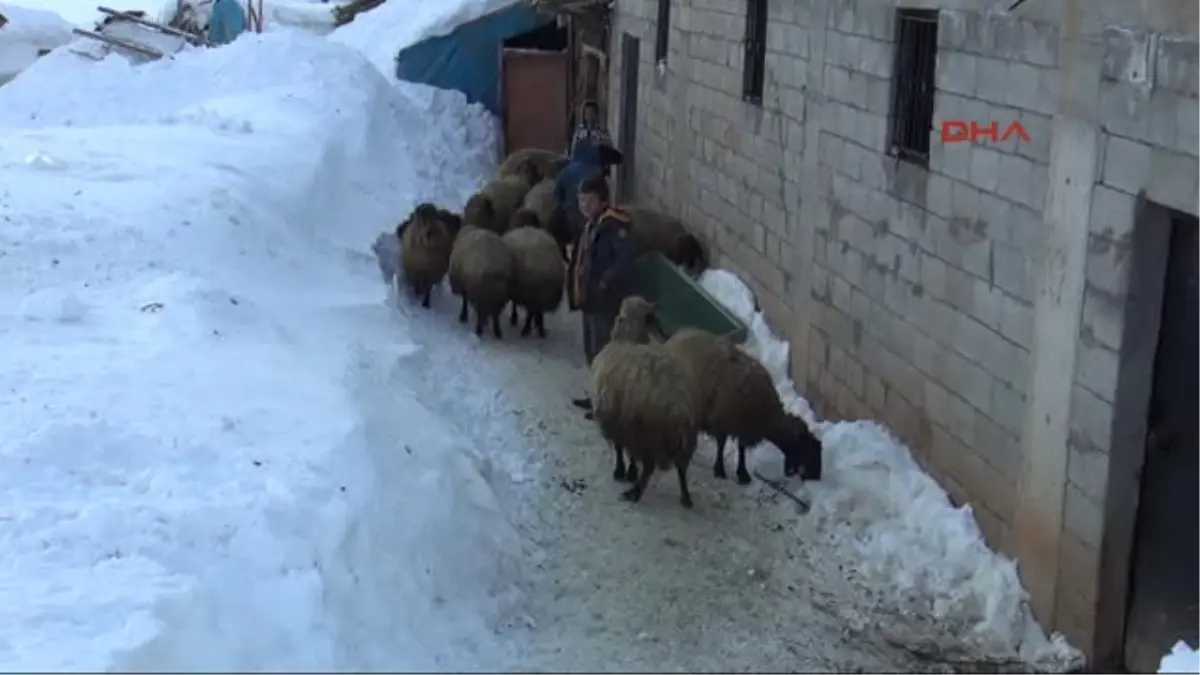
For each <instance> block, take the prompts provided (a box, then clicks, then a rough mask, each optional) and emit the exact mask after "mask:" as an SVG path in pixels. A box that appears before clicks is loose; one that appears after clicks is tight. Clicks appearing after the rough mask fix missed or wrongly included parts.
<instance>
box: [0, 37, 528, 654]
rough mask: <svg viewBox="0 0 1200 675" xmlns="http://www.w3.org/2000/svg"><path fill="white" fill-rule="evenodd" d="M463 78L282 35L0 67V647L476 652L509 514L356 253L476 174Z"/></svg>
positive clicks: (500, 579) (448, 197) (506, 543)
mask: <svg viewBox="0 0 1200 675" xmlns="http://www.w3.org/2000/svg"><path fill="white" fill-rule="evenodd" d="M247 64H252V67H247ZM447 96H449V97H450V98H447ZM452 100H453V95H445V96H442V95H431V94H429V93H427V92H424V93H417V94H413V95H404V94H400V93H397V92H396V90H395V89H394V88H392V87H391V86H390V85H389V84H388V83H387V82H386V81H384V80H383V79H382V78H381V77H380V76H379V75H378V73H377V72H376V71H375V70H374V69H373V68H371V67H370V66H369V64H368V63H367V62H366V61H365V60H363V58H362V57H361V56H360V55H359V54H357V53H355V52H353V51H351V50H348V49H346V48H344V47H342V46H339V45H335V44H333V43H331V42H329V41H327V40H323V39H320V38H312V37H303V36H298V35H290V34H278V35H272V36H265V37H257V36H247V37H243V38H242V39H239V40H238V41H237V42H236V43H234V44H233V45H230V46H227V47H223V48H221V49H217V50H209V51H206V52H192V53H185V54H182V55H180V56H179V57H177V58H176V59H175V60H173V61H163V62H156V63H150V64H146V65H144V66H140V67H137V68H131V67H130V66H129V65H127V64H126V63H125V62H124V61H122V60H120V59H119V58H116V57H113V58H109V59H107V60H105V61H103V62H101V63H96V64H91V63H88V62H81V61H80V60H79V59H77V58H75V57H73V56H71V55H68V54H62V53H59V52H56V53H53V54H51V55H49V56H47V57H45V58H43V59H41V60H39V61H38V63H36V64H35V65H34V66H33V67H31V68H30V69H29V70H28V71H26V73H25V74H24V75H23V76H22V77H20V78H18V79H16V80H14V81H13V82H11V83H10V84H9V85H7V86H5V87H3V88H0V127H4V128H5V131H6V133H5V134H4V137H3V139H2V140H0V186H3V187H2V188H0V251H2V252H3V253H2V254H0V255H2V256H3V264H0V300H2V301H3V302H2V303H0V307H2V308H3V309H2V310H0V334H3V336H4V344H5V348H4V350H2V351H0V387H2V389H3V391H4V392H5V394H4V396H3V398H0V402H2V406H3V407H2V408H0V416H2V417H0V420H2V421H3V426H4V428H5V434H4V437H3V438H2V439H0V520H2V523H0V524H2V525H3V530H2V532H3V538H2V539H0V557H2V558H3V560H4V563H5V574H4V575H3V576H2V578H0V625H3V626H4V631H3V632H2V634H0V669H3V670H9V671H19V670H81V671H87V670H90V671H97V670H102V669H105V668H110V667H111V668H114V669H117V670H122V669H149V670H215V671H220V670H224V671H235V670H267V669H269V670H334V669H338V670H429V669H444V670H456V669H482V668H484V667H485V666H484V665H483V664H485V663H487V662H492V657H493V656H494V651H493V650H495V649H499V646H497V645H496V644H494V643H492V642H489V641H488V639H487V637H488V636H490V635H491V634H492V633H491V631H490V630H488V628H489V626H490V622H491V621H492V620H494V619H495V618H496V614H497V612H498V611H500V609H499V608H500V606H501V605H500V603H502V602H504V601H505V600H506V597H505V593H506V592H507V591H508V589H509V581H510V580H511V578H512V577H511V575H512V574H514V572H512V570H511V566H510V564H509V563H510V562H511V561H512V560H513V558H512V555H513V554H514V553H515V552H516V546H517V543H516V539H515V534H514V533H513V531H512V529H511V528H510V527H509V524H508V522H507V520H506V518H505V517H504V515H503V514H502V513H501V512H500V510H499V509H498V507H497V505H496V503H495V498H494V495H493V494H492V492H491V487H490V485H489V483H488V481H489V480H494V478H490V477H489V478H485V475H486V473H481V469H482V470H483V471H485V472H486V466H485V467H481V466H480V462H479V460H477V459H476V457H477V454H478V453H476V452H475V449H474V448H471V447H464V446H462V444H461V442H460V441H458V440H456V439H455V438H454V436H453V435H452V434H451V432H450V430H449V429H448V428H447V427H446V426H445V425H443V424H441V423H440V422H439V421H438V420H437V419H436V418H435V417H434V415H432V414H431V413H430V411H429V410H427V409H426V408H425V407H424V406H423V405H422V404H421V403H420V401H419V400H418V398H417V397H416V396H415V395H414V394H413V393H412V392H411V391H406V390H404V389H403V388H402V387H397V386H395V383H392V382H388V381H386V380H385V377H386V373H387V367H386V366H387V364H389V363H392V362H394V360H395V359H396V358H402V357H403V355H404V354H405V352H406V350H407V351H411V350H412V349H415V347H413V346H411V345H408V344H407V343H408V341H407V340H406V336H405V335H404V334H397V331H396V328H395V324H394V321H393V319H392V318H391V317H389V315H388V313H387V311H386V309H385V308H383V307H381V306H379V285H378V277H377V276H375V274H376V272H375V270H374V269H372V264H371V262H370V261H369V260H366V259H364V256H362V254H359V253H352V251H359V250H361V249H362V247H363V245H364V242H367V241H369V240H370V237H371V235H373V234H374V233H376V232H378V231H379V230H380V229H382V228H384V227H387V226H388V225H389V224H390V223H391V222H394V220H395V218H396V217H397V214H400V213H402V212H404V211H405V210H406V209H408V208H410V207H411V205H412V203H413V202H414V201H416V200H417V199H424V198H433V199H438V200H445V201H447V202H448V203H454V202H456V201H457V202H461V200H462V199H463V198H464V197H465V196H466V195H467V194H468V193H469V192H470V191H471V190H473V189H474V188H475V187H476V185H477V183H478V181H479V180H480V177H481V176H482V173H483V169H484V168H485V165H484V164H482V163H480V162H479V161H478V157H479V156H477V155H475V154H473V153H472V152H471V151H470V150H469V149H467V148H461V147H459V146H458V145H457V144H459V143H461V142H463V136H462V134H463V133H464V132H463V131H462V129H463V127H464V126H467V127H469V126H470V125H471V123H470V122H469V119H470V116H466V117H467V119H468V121H467V122H464V121H463V118H464V115H463V110H462V106H461V105H459V106H455V105H453V104H452V103H447V101H452ZM415 101H416V102H419V101H424V102H425V103H426V104H427V105H428V106H441V107H440V109H439V110H440V112H441V113H443V114H442V117H440V118H437V119H431V118H429V117H427V115H426V112H427V111H426V110H425V109H422V107H421V106H420V105H418V104H417V103H416V102H415ZM459 101H460V103H461V99H459ZM475 114H476V115H477V114H478V113H475ZM493 142H494V141H493ZM456 150H458V151H457V152H456ZM481 386H495V385H494V384H492V383H483V384H481Z"/></svg>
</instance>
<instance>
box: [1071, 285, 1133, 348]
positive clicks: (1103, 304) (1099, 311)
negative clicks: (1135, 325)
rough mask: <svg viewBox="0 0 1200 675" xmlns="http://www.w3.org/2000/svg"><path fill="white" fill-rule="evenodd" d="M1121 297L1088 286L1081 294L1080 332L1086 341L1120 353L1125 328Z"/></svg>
mask: <svg viewBox="0 0 1200 675" xmlns="http://www.w3.org/2000/svg"><path fill="white" fill-rule="evenodd" d="M1123 302H1124V297H1123V296H1114V295H1112V294H1109V293H1104V292H1103V291H1100V290H1098V289H1096V288H1094V287H1091V286H1089V287H1088V288H1086V289H1085V290H1084V294H1083V318H1082V322H1081V331H1082V332H1083V335H1084V337H1085V338H1087V339H1092V340H1096V341H1097V342H1099V343H1100V344H1102V345H1104V346H1106V347H1108V348H1109V349H1112V350H1114V351H1118V352H1119V351H1120V349H1121V340H1122V331H1123V329H1124V326H1125V311H1124V305H1123V304H1122V303H1123Z"/></svg>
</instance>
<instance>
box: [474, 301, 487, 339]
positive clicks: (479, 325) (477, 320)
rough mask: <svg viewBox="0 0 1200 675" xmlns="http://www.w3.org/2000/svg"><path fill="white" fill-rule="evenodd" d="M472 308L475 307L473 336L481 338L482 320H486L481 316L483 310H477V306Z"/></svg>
mask: <svg viewBox="0 0 1200 675" xmlns="http://www.w3.org/2000/svg"><path fill="white" fill-rule="evenodd" d="M474 309H475V336H476V337H480V338H482V337H483V324H484V321H485V320H486V317H484V316H483V312H481V311H479V308H478V307H475V308H474Z"/></svg>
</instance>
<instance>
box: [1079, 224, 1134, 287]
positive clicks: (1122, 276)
mask: <svg viewBox="0 0 1200 675" xmlns="http://www.w3.org/2000/svg"><path fill="white" fill-rule="evenodd" d="M1132 246H1133V245H1132V244H1123V243H1119V242H1115V241H1112V240H1110V239H1106V238H1103V237H1098V236H1096V235H1094V234H1090V235H1088V256H1087V266H1086V267H1085V270H1086V274H1087V281H1088V283H1089V284H1091V285H1092V286H1093V287H1095V288H1097V289H1099V290H1101V291H1105V292H1107V293H1111V294H1113V295H1124V294H1125V293H1126V292H1127V291H1128V289H1129V274H1130V268H1131V266H1132V265H1133V252H1132Z"/></svg>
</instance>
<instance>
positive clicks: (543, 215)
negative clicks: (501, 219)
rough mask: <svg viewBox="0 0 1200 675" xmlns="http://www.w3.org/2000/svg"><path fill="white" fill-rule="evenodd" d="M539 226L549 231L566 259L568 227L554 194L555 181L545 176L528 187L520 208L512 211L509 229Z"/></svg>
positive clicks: (568, 236) (569, 236) (568, 240)
mask: <svg viewBox="0 0 1200 675" xmlns="http://www.w3.org/2000/svg"><path fill="white" fill-rule="evenodd" d="M529 226H533V227H540V228H542V229H543V230H545V231H547V232H549V233H550V234H551V235H552V236H553V237H554V241H555V242H557V243H558V250H559V253H560V254H561V255H562V258H563V260H566V259H567V246H568V245H569V244H570V243H571V241H572V239H573V237H572V236H571V231H570V227H569V226H568V224H567V219H566V214H565V213H563V209H562V205H561V204H559V203H558V196H557V195H556V194H555V181H554V179H553V178H547V179H545V180H543V181H541V182H540V183H538V184H536V185H534V186H533V187H532V188H530V189H529V192H528V193H527V194H526V195H525V200H524V202H523V203H522V204H521V208H519V209H517V210H516V211H514V212H513V216H512V220H511V221H510V223H509V228H510V229H516V228H518V227H529Z"/></svg>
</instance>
